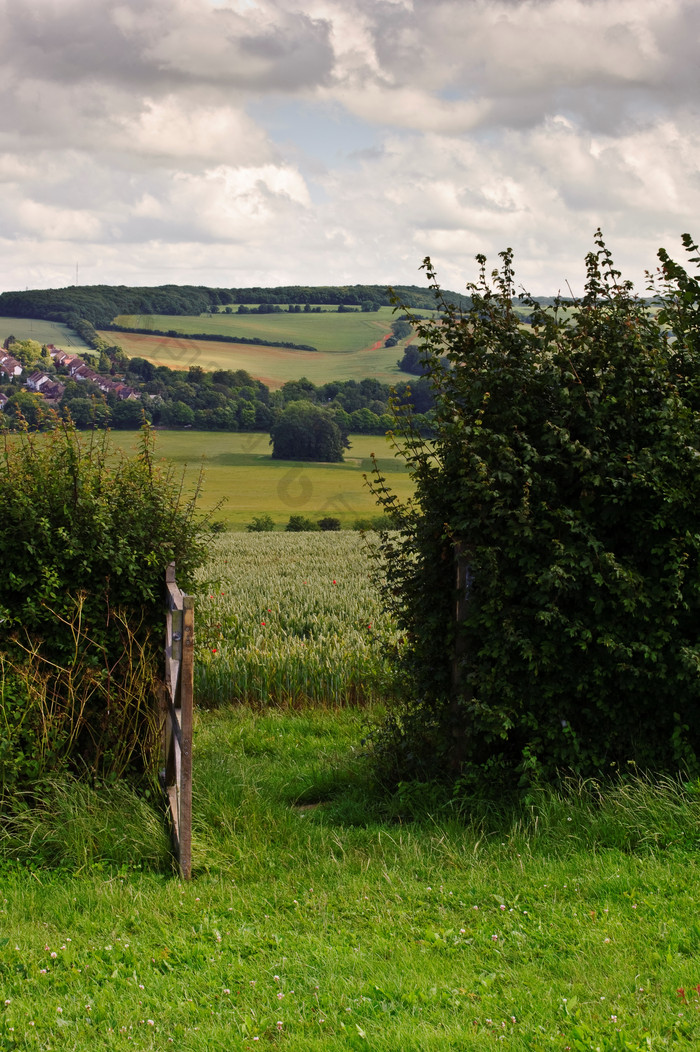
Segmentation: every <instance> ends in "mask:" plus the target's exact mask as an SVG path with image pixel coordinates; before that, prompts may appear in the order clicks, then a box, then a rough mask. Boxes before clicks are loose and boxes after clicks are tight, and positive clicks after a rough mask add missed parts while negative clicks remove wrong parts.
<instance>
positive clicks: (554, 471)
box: [374, 234, 700, 789]
mask: <svg viewBox="0 0 700 1052" xmlns="http://www.w3.org/2000/svg"><path fill="white" fill-rule="evenodd" d="M686 247H688V248H689V249H690V250H691V251H694V252H696V253H697V251H698V250H697V249H696V248H695V246H693V245H692V243H691V242H690V239H688V240H687V245H686ZM477 258H478V261H479V264H480V274H479V278H478V281H477V282H476V283H474V284H471V285H470V286H469V292H470V293H471V296H472V305H471V307H470V309H468V310H467V311H466V312H464V313H463V312H462V311H460V310H458V309H457V308H455V307H454V306H453V305H451V304H449V303H447V302H445V301H444V299H443V298H442V296H441V293H440V290H439V287H438V286H437V283H436V281H435V275H434V272H433V270H432V266H431V264H430V261H429V260H426V261H425V263H424V266H425V267H426V269H427V272H428V276H429V278H430V280H431V283H432V286H433V288H434V290H435V293H436V298H437V301H438V305H439V307H440V308H441V311H442V322H441V324H439V325H437V324H433V323H431V322H419V323H418V326H417V328H418V331H419V334H420V337H421V339H422V341H423V345H424V347H425V348H426V364H427V366H428V370H429V376H430V381H431V383H432V386H433V388H434V390H435V394H436V408H435V423H434V428H435V438H434V441H433V442H431V443H429V444H428V443H426V442H424V441H422V440H421V437H420V435H419V434H418V432H417V430H416V428H415V427H414V426H413V424H412V421H411V417H410V414H406V413H404V414H403V416H402V417H401V418H400V420H399V431H400V432H401V433H402V435H403V443H402V444H403V456H404V458H405V460H406V461H407V463H408V465H409V468H410V470H411V473H412V475H413V478H414V480H415V483H416V503H415V505H409V506H407V507H404V508H401V507H400V506H399V504H398V501H397V500H396V498H395V497H394V496H393V495H392V494H391V493H390V492H389V491H388V490H387V489H386V487H385V483H384V481H383V479H382V478H381V476H380V475H379V474H378V472H377V473H376V475H375V482H374V488H375V492H376V494H377V496H378V498H379V499H380V501H381V503H382V504H383V505H384V506H385V508H387V509H388V510H389V511H391V512H392V513H393V515H394V517H395V518H398V522H399V524H400V527H401V529H400V532H399V533H398V534H397V535H393V536H392V535H388V536H387V537H385V538H384V540H383V543H382V550H383V554H384V556H385V558H386V560H387V565H388V569H387V574H388V577H387V585H386V597H387V600H388V602H389V604H390V605H391V606H392V608H393V609H394V611H395V613H396V615H397V617H398V619H399V622H400V624H401V626H402V628H403V630H404V631H405V632H406V635H407V638H408V640H409V643H410V646H409V651H408V652H409V655H410V657H409V660H410V669H411V672H412V675H413V677H414V684H415V700H414V702H413V703H412V705H411V706H410V708H409V709H407V710H405V711H400V712H395V713H393V714H392V716H391V717H390V720H389V723H388V724H387V725H386V726H385V728H384V732H383V733H382V734H380V736H379V742H380V746H381V749H382V750H383V757H384V762H385V764H386V765H387V768H388V769H389V770H390V771H391V773H392V775H393V777H395V778H396V779H405V778H406V777H407V776H411V775H413V776H417V777H420V778H422V779H426V778H430V777H433V776H435V775H436V774H437V775H438V776H442V777H447V778H448V779H449V780H451V781H452V782H453V783H458V784H461V785H462V786H463V787H465V789H466V788H469V787H472V788H473V787H474V785H475V784H484V785H487V784H493V783H494V781H495V782H497V783H499V784H502V783H503V782H509V783H511V784H514V783H517V781H518V779H520V780H521V781H523V782H527V781H530V780H532V779H538V778H542V777H544V778H555V777H556V776H557V775H558V772H560V771H561V770H562V769H569V770H573V771H576V772H577V773H579V774H583V775H598V774H600V773H601V772H602V773H606V772H610V771H611V770H618V769H620V768H624V766H625V765H626V764H627V763H629V762H630V761H633V762H635V763H636V764H638V765H640V767H642V768H646V769H653V770H660V769H661V770H677V769H678V767H679V765H682V764H684V765H686V766H687V767H689V768H691V769H695V768H696V766H697V758H698V755H699V750H700V724H699V722H698V716H697V713H698V711H699V710H698V701H700V676H699V672H700V646H699V645H698V633H697V626H698V621H699V618H700V533H699V532H698V530H697V508H698V504H699V502H700V415H699V412H698V410H699V408H700V406H699V404H698V397H697V376H698V372H699V371H700V357H699V355H698V314H699V310H700V306H699V305H700V285H699V284H698V282H697V281H696V280H695V279H694V278H690V277H689V276H688V275H687V274H686V273H685V271H684V270H683V269H682V268H681V267H678V265H676V264H672V263H671V262H670V261H669V260H668V258H667V257H666V258H665V259H664V257H663V256H662V261H663V262H664V279H665V284H664V287H663V292H664V296H663V302H662V306H663V310H662V311H661V313H660V314H655V313H654V312H653V311H652V310H651V309H650V308H649V306H648V305H647V304H645V303H644V302H642V301H640V300H638V299H637V298H635V297H634V296H633V294H632V289H631V283H628V282H625V281H622V279H621V277H620V274H619V272H618V271H617V270H616V269H615V267H614V264H613V261H612V259H611V256H610V253H609V251H608V249H607V248H606V246H605V244H604V243H603V241H602V238H601V236H600V234H598V236H597V241H596V251H595V252H592V253H590V254H589V255H588V257H587V260H586V265H587V281H586V290H585V295H584V297H583V299H582V300H581V301H580V302H575V303H571V304H567V305H564V304H562V303H560V302H557V303H555V305H554V306H553V307H551V308H541V307H540V306H539V305H538V304H537V303H536V302H534V301H532V300H529V299H528V298H527V297H523V298H524V299H525V300H526V303H527V305H528V307H529V308H530V310H531V312H532V325H531V327H524V326H522V325H521V323H520V318H519V316H518V314H517V313H516V311H515V310H514V307H513V295H514V292H513V290H514V274H513V270H512V257H511V252H510V250H508V251H506V252H503V253H501V260H502V266H501V269H500V270H499V271H494V272H493V274H492V275H491V277H490V278H489V277H488V276H487V272H486V260H485V259H484V257H477ZM695 260H697V256H696V257H695ZM666 326H671V328H672V330H673V331H672V333H669V331H668V329H667V327H666ZM443 355H444V356H445V357H444V359H443V357H442V356H443ZM458 572H459V575H460V578H459V580H460V585H459V589H460V590H459V591H458V578H457V573H458ZM458 604H459V616H458V617H456V616H455V612H456V608H457V605H458Z"/></svg>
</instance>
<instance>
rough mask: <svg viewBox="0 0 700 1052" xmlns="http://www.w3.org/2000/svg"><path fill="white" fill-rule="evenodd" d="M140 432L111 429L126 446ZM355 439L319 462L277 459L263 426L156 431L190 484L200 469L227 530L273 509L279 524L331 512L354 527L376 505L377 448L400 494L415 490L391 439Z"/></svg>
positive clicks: (159, 451) (207, 506) (206, 496)
mask: <svg viewBox="0 0 700 1052" xmlns="http://www.w3.org/2000/svg"><path fill="white" fill-rule="evenodd" d="M138 438H139V436H138V432H133V431H114V432H112V439H113V441H114V444H115V445H116V446H118V447H120V448H122V449H124V450H125V451H127V452H129V453H131V452H133V451H134V450H135V449H136V447H137V444H138ZM350 441H351V446H350V449H349V450H347V451H346V454H345V461H344V463H342V464H316V463H308V462H304V461H298V462H297V461H282V460H273V459H272V457H271V455H270V454H271V447H270V436H269V435H268V434H266V433H262V432H215V431H190V430H185V431H157V432H156V456H157V457H160V458H162V459H163V460H165V461H166V462H168V463H170V464H172V465H173V467H174V468H175V470H176V471H177V472H178V473H180V472H182V473H183V475H184V479H185V487H186V488H189V489H190V490H192V489H193V488H194V486H195V484H196V482H197V478H198V476H199V473H200V470H202V469H203V470H204V479H203V489H202V495H201V500H200V502H199V506H200V507H201V509H202V510H203V511H205V512H213V515H214V518H215V519H216V520H218V521H220V522H222V523H224V524H225V525H226V526H227V527H228V528H230V529H237V530H242V529H244V528H245V526H246V525H247V524H248V523H249V522H250V521H251V520H252V518H253V517H254V516H257V515H260V514H269V515H270V516H271V517H272V519H273V520H274V522H275V525H276V526H277V527H278V528H280V529H281V528H283V527H284V525H285V524H286V523H287V522H288V520H289V517H290V515H304V516H307V517H310V518H312V519H317V518H322V517H324V516H329V515H330V516H333V517H336V518H338V519H340V520H341V522H342V524H343V525H344V526H347V527H351V526H352V525H353V523H354V522H355V520H356V519H358V518H365V517H367V516H374V515H376V514H377V513H378V510H379V509H378V507H377V505H376V503H375V501H374V498H373V497H372V494H371V493H370V491H369V489H368V487H367V486H366V484H365V482H364V479H363V475H364V474H366V473H369V472H370V471H371V466H372V464H371V459H370V455H371V454H372V453H375V454H376V456H377V458H378V462H379V465H380V467H381V469H382V473H383V474H384V475H385V476H386V478H387V479H388V480H389V481H390V483H391V486H392V488H394V489H395V491H396V492H397V494H398V495H399V496H400V497H401V498H406V497H408V496H410V494H411V493H412V492H413V484H412V482H411V479H410V476H409V474H408V472H407V470H406V467H405V464H404V462H403V461H402V460H400V459H398V458H396V457H395V456H394V452H393V449H392V448H391V445H390V443H389V440H388V439H387V438H384V437H381V436H377V435H351V436H350ZM221 501H223V503H222V504H221V506H220V507H219V508H218V510H216V511H214V509H215V508H216V507H217V505H218V504H219V502H221Z"/></svg>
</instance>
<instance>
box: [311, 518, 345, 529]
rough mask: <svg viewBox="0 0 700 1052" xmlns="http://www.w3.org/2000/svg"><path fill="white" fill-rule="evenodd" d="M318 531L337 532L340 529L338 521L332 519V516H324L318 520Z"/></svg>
mask: <svg viewBox="0 0 700 1052" xmlns="http://www.w3.org/2000/svg"><path fill="white" fill-rule="evenodd" d="M316 528H317V529H319V530H339V529H340V528H341V523H340V519H336V518H334V517H333V516H332V515H326V516H325V518H323V519H319V520H318V526H317V527H316Z"/></svg>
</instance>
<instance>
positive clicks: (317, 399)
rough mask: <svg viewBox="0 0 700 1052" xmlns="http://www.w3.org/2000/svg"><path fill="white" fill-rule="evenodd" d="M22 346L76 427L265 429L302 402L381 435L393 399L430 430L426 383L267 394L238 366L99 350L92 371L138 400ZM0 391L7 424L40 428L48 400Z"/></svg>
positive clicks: (11, 389) (296, 387)
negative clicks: (182, 365) (177, 363)
mask: <svg viewBox="0 0 700 1052" xmlns="http://www.w3.org/2000/svg"><path fill="white" fill-rule="evenodd" d="M25 344H26V345H27V347H28V348H29V345H30V344H31V353H30V349H28V350H27V351H26V356H27V357H28V366H31V367H37V366H39V367H40V368H41V369H42V370H43V371H45V372H47V373H48V374H49V375H50V376H51V377H53V378H55V379H56V380H58V381H60V382H61V383H63V384H64V387H65V390H64V393H63V397H62V398H61V401H60V403H59V405H58V406H57V408H58V410H59V412H61V413H62V412H64V411H67V412H69V413H70V416H71V417H72V419H73V422H74V423H75V425H76V427H78V428H80V429H86V428H93V427H106V426H111V427H114V428H117V429H134V428H138V427H140V426H141V423H142V422H143V420H144V419H146V420H148V421H149V422H151V423H153V424H155V425H158V426H160V427H168V428H183V427H192V428H195V429H197V430H201V431H270V430H271V428H272V427H273V425H274V423H275V422H276V421H277V419H278V418H279V416H280V415H281V413H282V411H283V410H284V409H285V407H286V406H287V405H288V404H289V403H292V402H299V401H303V402H306V403H309V404H313V405H315V406H317V407H319V408H322V409H323V410H324V412H326V413H327V414H329V415H330V416H331V417H332V419H333V420H334V421H335V424H336V425H337V427H338V428H339V432H340V433H341V434H344V435H347V434H348V433H351V432H352V433H355V434H384V433H385V432H386V431H388V430H389V429H390V428H391V427H392V416H391V403H392V399H395V400H396V401H397V402H398V403H399V404H401V405H408V404H411V405H412V406H413V408H414V411H415V413H416V420H417V423H418V426H419V428H420V429H421V430H423V431H428V430H429V429H430V426H431V425H430V409H431V406H432V394H431V390H430V387H429V385H428V383H427V381H425V380H417V381H416V383H415V384H413V385H411V386H409V385H408V384H406V383H402V384H397V385H396V387H395V388H392V387H391V386H390V385H388V384H383V383H381V382H380V381H378V380H375V379H373V378H371V377H368V378H366V379H364V380H360V381H356V380H345V381H336V382H332V383H327V384H321V385H319V386H316V385H315V384H313V383H312V382H311V381H310V380H307V379H306V378H305V377H302V378H301V379H300V380H295V381H290V382H288V383H286V384H284V386H283V387H282V388H281V389H280V390H278V391H272V392H271V391H270V390H269V388H268V387H267V386H266V385H265V384H264V383H262V382H261V381H259V380H255V379H254V378H253V377H252V376H250V374H249V373H247V372H245V371H244V370H242V369H239V370H226V369H220V370H216V371H214V372H205V371H204V370H203V369H201V368H200V367H199V366H192V367H191V368H190V369H188V370H187V371H184V370H175V369H169V368H167V366H156V365H153V364H152V363H151V362H149V361H147V360H146V359H145V358H138V357H136V358H127V356H126V355H125V354H124V352H123V350H122V349H121V348H119V347H107V348H106V349H104V348H103V349H102V350H101V351H100V353H99V355H98V356H95V357H94V359H93V360H92V361H93V363H94V364H93V367H94V368H95V369H96V371H97V372H98V373H101V374H102V375H104V376H109V377H111V378H112V379H115V378H118V379H122V380H123V381H124V383H125V384H127V385H128V386H129V387H130V388H132V389H133V390H134V391H136V392H137V393H138V397H137V398H130V399H128V400H123V399H120V398H119V397H118V395H117V394H116V393H108V394H106V395H105V394H103V393H102V391H100V389H99V387H98V386H97V385H96V384H94V383H90V382H89V381H84V380H82V381H77V380H74V379H71V378H70V377H69V376H67V375H66V370H65V369H64V368H61V367H56V366H55V365H54V363H53V362H52V360H51V358H50V357H49V356H48V354H47V352H46V350H45V348H44V349H43V350H42V348H41V346H40V345H39V344H38V343H36V342H35V341H23V342H22V343H21V344H17V343H15V344H13V347H21V348H22V353H25V352H24V347H25ZM30 358H31V361H29V359H30ZM0 390H3V391H4V393H5V394H7V395H8V396H9V400H8V402H7V404H6V405H5V408H4V412H3V414H2V419H3V422H4V424H5V425H6V426H9V427H17V426H19V425H20V424H21V421H22V419H24V420H26V421H27V422H28V423H29V424H30V425H31V426H32V427H37V426H41V424H42V420H43V421H44V422H45V423H46V425H47V426H48V425H49V423H50V413H47V406H46V403H45V402H44V401H43V399H42V398H41V397H39V396H38V395H34V394H32V393H30V392H29V391H27V390H26V389H25V388H24V387H23V378H21V377H20V378H17V379H16V380H13V381H8V382H7V383H6V384H4V385H0ZM320 459H324V460H325V459H329V458H328V457H326V456H324V457H321V458H320ZM331 459H333V458H331Z"/></svg>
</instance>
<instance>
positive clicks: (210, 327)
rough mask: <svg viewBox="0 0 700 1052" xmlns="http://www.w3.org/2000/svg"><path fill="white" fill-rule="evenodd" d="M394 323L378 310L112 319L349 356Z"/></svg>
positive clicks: (389, 312)
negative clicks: (301, 345) (298, 345)
mask: <svg viewBox="0 0 700 1052" xmlns="http://www.w3.org/2000/svg"><path fill="white" fill-rule="evenodd" d="M395 318H396V315H395V314H394V313H393V308H391V307H380V309H379V310H378V311H374V312H372V313H370V314H361V313H350V314H338V313H336V312H330V311H324V312H323V313H321V314H304V313H301V314H289V313H288V312H286V311H283V312H282V313H280V314H235V313H234V314H200V315H192V316H182V315H177V314H147V315H146V314H131V315H120V316H119V317H118V318H115V319H114V320H115V323H116V324H117V325H124V326H126V327H127V328H135V329H150V328H153V329H163V330H165V331H166V332H167V331H169V330H171V329H174V330H175V331H176V332H181V333H183V335H185V336H188V335H191V334H192V333H199V332H206V333H211V334H212V335H217V334H221V335H223V336H245V337H258V338H259V339H263V340H272V341H275V340H282V341H290V342H292V343H307V344H309V345H310V346H311V347H315V348H316V349H317V351H322V352H324V353H326V354H352V353H354V352H356V351H360V350H362V349H363V348H367V347H372V346H373V345H374V344H376V343H377V341H378V340H380V339H381V340H382V341H383V340H384V339H386V337H387V336H388V335H390V333H391V323H392V321H394V320H395Z"/></svg>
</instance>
